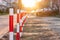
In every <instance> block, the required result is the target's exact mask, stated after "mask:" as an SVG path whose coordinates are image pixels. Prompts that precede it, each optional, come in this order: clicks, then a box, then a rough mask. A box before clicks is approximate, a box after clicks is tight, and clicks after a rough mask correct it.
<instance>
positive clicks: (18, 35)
mask: <svg viewBox="0 0 60 40" xmlns="http://www.w3.org/2000/svg"><path fill="white" fill-rule="evenodd" d="M19 32H20V31H19V9H17V33H16V40H20V33H19Z"/></svg>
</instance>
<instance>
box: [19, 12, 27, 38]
mask: <svg viewBox="0 0 60 40" xmlns="http://www.w3.org/2000/svg"><path fill="white" fill-rule="evenodd" d="M24 14H25V13H24V12H21V16H22V18H21V19H20V37H22V33H23V26H24V22H25V21H26V20H25V18H26V16H25V15H24Z"/></svg>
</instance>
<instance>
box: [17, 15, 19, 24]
mask: <svg viewBox="0 0 60 40" xmlns="http://www.w3.org/2000/svg"><path fill="white" fill-rule="evenodd" d="M17 23H19V14H17Z"/></svg>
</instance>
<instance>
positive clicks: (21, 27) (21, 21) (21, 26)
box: [20, 13, 23, 37]
mask: <svg viewBox="0 0 60 40" xmlns="http://www.w3.org/2000/svg"><path fill="white" fill-rule="evenodd" d="M21 19H22V13H20V37H22V22H23V21H22V20H21Z"/></svg>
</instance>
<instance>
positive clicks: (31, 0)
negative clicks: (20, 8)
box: [22, 0, 36, 7]
mask: <svg viewBox="0 0 60 40" xmlns="http://www.w3.org/2000/svg"><path fill="white" fill-rule="evenodd" d="M22 4H23V5H24V7H34V6H35V5H36V1H35V0H22Z"/></svg>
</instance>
